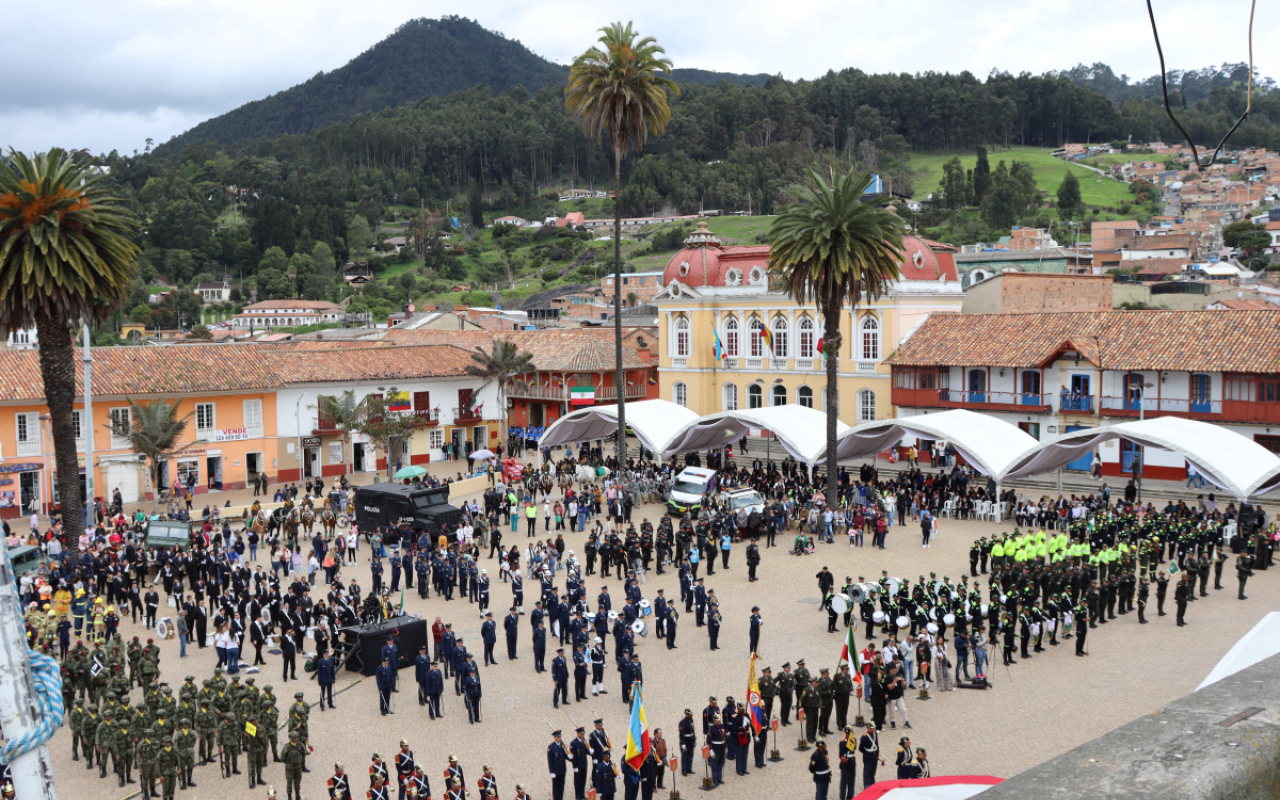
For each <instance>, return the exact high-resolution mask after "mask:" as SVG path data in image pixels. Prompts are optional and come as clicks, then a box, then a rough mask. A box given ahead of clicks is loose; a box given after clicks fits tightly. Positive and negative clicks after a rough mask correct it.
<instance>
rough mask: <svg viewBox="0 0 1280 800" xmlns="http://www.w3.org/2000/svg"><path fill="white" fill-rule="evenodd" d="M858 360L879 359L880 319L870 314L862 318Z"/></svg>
mask: <svg viewBox="0 0 1280 800" xmlns="http://www.w3.org/2000/svg"><path fill="white" fill-rule="evenodd" d="M860 329H861V333H862V336H861V338H860V342H861V351H860V352H861V355H859V356H858V359H859V360H860V361H879V360H880V321H879V320H877V319H876V318H875V317H874V316H872V315H871V314H868V315H866V316H865V317H863V318H862V325H861V326H860Z"/></svg>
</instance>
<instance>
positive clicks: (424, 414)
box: [401, 408, 440, 426]
mask: <svg viewBox="0 0 1280 800" xmlns="http://www.w3.org/2000/svg"><path fill="white" fill-rule="evenodd" d="M401 413H404V414H413V415H414V416H415V417H417V418H418V419H420V420H422V421H423V422H425V423H426V424H427V425H429V426H430V425H439V424H440V412H439V411H438V410H436V409H432V408H415V409H413V411H404V412H401Z"/></svg>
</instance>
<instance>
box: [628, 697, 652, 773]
mask: <svg viewBox="0 0 1280 800" xmlns="http://www.w3.org/2000/svg"><path fill="white" fill-rule="evenodd" d="M652 749H653V746H652V745H651V744H650V742H649V720H648V719H647V718H646V717H645V715H644V700H643V699H642V696H641V686H640V684H638V683H633V684H632V685H631V725H630V726H629V727H628V728H627V752H626V755H625V756H624V758H625V760H626V762H627V763H628V764H630V765H631V768H632V769H640V765H641V764H643V763H644V760H645V759H646V758H648V757H649V752H650V751H651V750H652Z"/></svg>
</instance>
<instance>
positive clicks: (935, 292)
mask: <svg viewBox="0 0 1280 800" xmlns="http://www.w3.org/2000/svg"><path fill="white" fill-rule="evenodd" d="M902 255H903V262H902V265H901V271H902V275H901V278H900V279H899V280H898V281H896V282H894V284H893V285H892V287H890V289H889V292H888V293H887V294H886V295H885V296H884V297H882V298H880V299H879V300H876V301H871V302H868V303H867V304H866V305H864V306H861V307H859V308H856V309H845V310H843V311H842V312H841V314H840V330H841V334H842V335H843V344H842V346H841V350H840V355H839V359H840V361H839V365H838V371H839V392H840V417H841V419H843V420H844V421H845V422H846V423H848V424H849V425H856V424H858V423H859V422H866V421H871V420H876V419H883V418H886V417H892V416H893V406H892V403H891V399H890V392H889V369H888V367H887V366H885V364H884V358H885V356H886V355H887V354H888V353H890V352H892V351H893V349H894V348H896V347H897V346H898V343H899V342H900V341H902V340H903V339H904V338H905V337H907V336H908V335H909V334H910V331H911V330H912V328H914V327H915V326H917V325H918V324H920V323H921V322H922V321H923V320H925V319H928V318H929V317H930V315H933V314H937V313H940V312H959V311H960V307H961V303H962V302H963V300H964V293H963V291H962V290H961V288H960V281H959V280H958V278H957V276H956V266H955V260H954V249H953V248H951V247H950V246H948V245H943V244H938V243H936V242H929V241H926V240H924V239H920V238H917V237H914V236H908V237H906V238H905V239H904V240H903V254H902ZM768 261H769V248H768V247H767V246H763V245H746V246H731V247H727V246H722V245H721V244H720V242H719V240H718V239H716V237H715V235H714V234H712V233H711V232H710V231H709V230H708V229H707V226H706V223H705V222H700V223H699V224H698V227H697V230H695V231H694V232H693V233H692V234H690V236H689V238H688V239H686V240H685V248H684V249H683V250H681V251H679V252H678V253H676V254H675V256H673V257H672V259H671V262H670V263H669V264H668V265H667V268H666V271H665V272H664V273H663V285H664V286H665V288H664V290H663V291H662V293H661V294H659V295H658V296H657V298H656V299H655V302H656V303H657V305H658V310H659V319H658V331H659V336H660V339H661V345H660V347H659V357H660V361H659V363H660V367H661V371H662V373H663V380H662V392H661V396H662V397H663V398H664V399H667V400H671V401H673V402H676V403H679V404H680V405H683V406H687V407H689V408H691V409H693V410H694V411H696V412H697V413H698V414H700V415H701V414H710V413H713V412H716V411H722V410H732V409H736V408H758V407H761V406H765V405H770V406H773V405H786V404H788V403H799V404H802V405H807V406H811V407H813V408H822V407H823V405H824V404H823V399H822V398H823V396H824V392H823V390H824V388H825V386H826V372H825V367H824V365H823V361H822V354H821V346H820V344H821V339H822V327H823V323H822V320H821V318H820V317H819V315H818V313H817V310H816V309H815V308H813V307H808V306H802V305H800V304H798V303H796V302H795V301H794V300H792V299H791V297H790V296H788V295H787V294H786V293H785V292H784V291H782V290H781V289H779V288H777V287H776V286H773V285H771V283H770V280H769V270H768ZM717 337H718V338H719V341H720V343H721V348H722V355H723V358H720V359H717V357H716V339H717Z"/></svg>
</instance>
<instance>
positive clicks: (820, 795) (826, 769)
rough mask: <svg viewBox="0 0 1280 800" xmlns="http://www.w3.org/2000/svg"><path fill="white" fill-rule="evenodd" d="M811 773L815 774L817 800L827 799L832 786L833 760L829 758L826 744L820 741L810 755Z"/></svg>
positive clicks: (814, 783)
mask: <svg viewBox="0 0 1280 800" xmlns="http://www.w3.org/2000/svg"><path fill="white" fill-rule="evenodd" d="M809 773H810V774H811V775H813V785H814V789H815V792H814V798H815V800H827V790H828V789H830V788H831V761H830V760H829V759H828V758H827V746H826V744H824V743H822V742H819V743H818V747H817V749H816V750H815V751H814V753H813V755H812V756H810V757H809Z"/></svg>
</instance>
